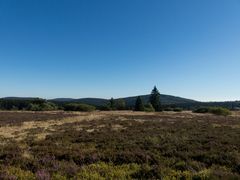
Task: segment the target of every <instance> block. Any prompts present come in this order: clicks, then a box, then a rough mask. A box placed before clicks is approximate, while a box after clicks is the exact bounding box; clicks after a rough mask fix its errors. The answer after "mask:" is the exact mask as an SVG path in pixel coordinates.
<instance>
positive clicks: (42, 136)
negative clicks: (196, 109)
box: [0, 111, 240, 180]
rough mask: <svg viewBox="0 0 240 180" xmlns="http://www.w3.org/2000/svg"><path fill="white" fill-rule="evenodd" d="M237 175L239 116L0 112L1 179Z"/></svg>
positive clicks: (234, 177)
mask: <svg viewBox="0 0 240 180" xmlns="http://www.w3.org/2000/svg"><path fill="white" fill-rule="evenodd" d="M105 178H107V179H174V178H175V179H240V114H239V113H237V112H234V113H233V114H232V115H230V116H216V115H211V114H196V113H192V112H187V111H185V112H159V113H153V112H152V113H146V112H131V111H109V112H97V111H96V112H87V113H80V112H74V113H73V112H61V111H53V112H24V111H22V112H21V111H1V112H0V179H24V180H25V179H39V180H48V179H105Z"/></svg>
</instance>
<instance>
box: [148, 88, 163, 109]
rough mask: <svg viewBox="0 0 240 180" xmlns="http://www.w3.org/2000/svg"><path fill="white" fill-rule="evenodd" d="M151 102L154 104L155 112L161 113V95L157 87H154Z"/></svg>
mask: <svg viewBox="0 0 240 180" xmlns="http://www.w3.org/2000/svg"><path fill="white" fill-rule="evenodd" d="M149 101H150V103H151V104H152V106H153V108H154V109H155V111H161V102H160V93H159V91H158V89H157V87H156V86H154V88H153V90H152V92H151V95H150V99H149Z"/></svg>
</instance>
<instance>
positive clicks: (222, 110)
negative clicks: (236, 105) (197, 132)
mask: <svg viewBox="0 0 240 180" xmlns="http://www.w3.org/2000/svg"><path fill="white" fill-rule="evenodd" d="M193 112H195V113H212V114H215V115H222V116H228V115H231V111H230V110H229V109H227V108H223V107H202V108H198V109H196V110H194V111H193Z"/></svg>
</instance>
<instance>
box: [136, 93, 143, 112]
mask: <svg viewBox="0 0 240 180" xmlns="http://www.w3.org/2000/svg"><path fill="white" fill-rule="evenodd" d="M135 111H144V105H143V102H142V98H141V97H140V96H138V97H137V100H136V104H135Z"/></svg>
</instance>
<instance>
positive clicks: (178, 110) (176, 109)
mask: <svg viewBox="0 0 240 180" xmlns="http://www.w3.org/2000/svg"><path fill="white" fill-rule="evenodd" d="M173 111H174V112H182V111H183V109H182V108H174V109H173Z"/></svg>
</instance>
